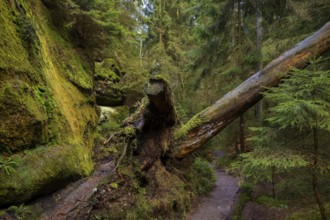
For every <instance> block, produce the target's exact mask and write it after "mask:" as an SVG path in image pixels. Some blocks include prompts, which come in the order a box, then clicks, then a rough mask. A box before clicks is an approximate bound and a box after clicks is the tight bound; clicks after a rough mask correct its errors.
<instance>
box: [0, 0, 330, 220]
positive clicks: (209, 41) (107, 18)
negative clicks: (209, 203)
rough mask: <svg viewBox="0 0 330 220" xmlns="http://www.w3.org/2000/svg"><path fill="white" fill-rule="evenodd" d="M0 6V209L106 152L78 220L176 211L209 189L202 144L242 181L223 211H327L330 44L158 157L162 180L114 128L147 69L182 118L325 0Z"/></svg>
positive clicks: (305, 24) (257, 63)
mask: <svg viewBox="0 0 330 220" xmlns="http://www.w3.org/2000/svg"><path fill="white" fill-rule="evenodd" d="M0 12H1V15H0V35H1V38H2V39H1V40H0V46H1V48H0V52H1V53H0V74H1V75H0V77H1V82H0V120H1V121H2V122H1V125H0V154H1V156H0V180H1V181H0V200H1V202H0V205H1V207H3V208H8V207H11V208H9V209H6V210H5V209H4V211H1V212H0V218H1V216H2V215H3V216H4V217H3V218H5V219H11V217H13V216H16V217H15V218H18V219H22V218H23V219H31V218H36V216H38V217H40V215H41V214H40V213H41V212H43V211H40V207H38V208H37V209H35V207H36V206H32V207H33V208H30V206H26V208H25V206H22V205H21V206H20V204H23V203H26V202H28V201H31V198H36V197H38V196H40V195H45V194H48V193H50V192H53V191H54V190H55V189H58V188H59V187H64V186H65V185H67V183H69V182H72V181H73V180H77V179H79V178H80V177H82V176H88V175H90V174H91V173H92V171H93V169H94V168H95V167H97V164H101V163H102V161H105V160H109V159H111V160H113V161H117V164H116V168H118V167H120V169H118V174H117V176H116V177H114V179H112V180H111V181H110V180H107V181H105V182H106V183H103V184H104V185H103V186H102V187H104V188H102V189H105V191H107V189H108V190H110V191H111V192H109V193H108V194H109V195H107V196H103V197H102V195H98V197H97V196H96V197H93V198H91V201H92V202H93V204H94V206H93V211H90V213H92V214H91V216H92V217H90V219H111V218H110V217H109V216H112V217H113V218H114V219H116V218H118V219H120V218H128V219H147V218H164V219H165V218H170V219H171V218H172V219H176V218H178V219H180V218H183V216H185V214H186V212H187V211H188V210H189V208H191V204H192V203H193V201H195V200H194V199H195V198H196V197H197V196H199V195H203V194H206V193H207V192H209V191H210V190H211V189H212V185H213V184H214V175H213V174H212V168H211V167H210V165H209V163H208V162H210V161H211V160H212V152H213V151H214V150H222V151H225V152H226V155H227V156H226V157H225V158H222V159H220V160H219V161H217V166H219V167H225V168H226V169H228V172H230V173H231V174H232V175H235V176H237V177H239V178H240V187H241V193H240V197H239V199H238V201H237V207H236V210H235V211H234V214H233V218H234V219H242V218H243V219H244V216H243V215H242V213H243V210H244V207H245V209H250V210H254V213H261V215H262V216H263V217H260V218H259V219H262V218H264V219H272V218H273V219H285V218H287V219H322V220H325V219H328V218H329V217H328V216H330V174H329V170H330V164H329V158H330V148H329V145H330V138H329V137H330V136H329V134H330V71H329V68H330V62H329V55H330V53H329V51H326V52H325V53H324V54H323V55H322V57H317V56H315V57H314V58H311V59H310V60H309V61H308V62H309V64H308V65H307V66H306V67H304V68H303V69H294V68H293V69H292V70H290V71H289V73H288V77H285V79H284V80H283V81H282V84H281V85H280V86H278V87H275V88H270V89H269V90H268V91H267V92H265V93H264V94H263V95H264V97H265V98H264V99H263V100H262V101H260V102H259V103H258V104H256V105H255V106H253V107H252V108H250V109H249V110H247V111H246V112H244V113H243V114H242V115H240V117H239V118H238V119H236V120H235V121H234V122H232V123H231V124H230V125H229V126H228V127H227V128H226V129H224V130H223V131H222V132H221V133H219V134H218V135H217V136H216V137H214V138H212V140H211V141H209V142H208V143H207V144H205V146H204V147H203V148H202V149H200V150H197V151H195V152H193V153H192V154H191V155H190V156H188V157H187V158H185V159H183V160H181V161H170V162H168V163H166V169H165V168H163V167H162V166H161V165H157V169H156V168H155V170H154V171H153V172H155V173H160V175H159V176H161V175H162V177H158V176H157V174H155V173H153V174H151V173H147V174H144V173H143V172H142V171H140V170H137V169H136V167H137V166H139V164H135V162H134V160H133V159H132V157H134V149H133V150H132V152H131V151H130V149H127V152H126V148H125V150H122V148H123V147H122V145H121V143H123V142H129V143H130V144H132V143H133V144H132V145H138V143H135V142H136V140H135V141H132V140H131V137H132V136H131V135H132V131H131V130H129V129H127V127H126V128H125V125H127V124H129V123H130V122H131V120H132V119H134V117H136V115H137V114H139V110H141V109H142V108H143V107H144V106H145V105H146V103H147V102H148V101H147V98H146V97H144V96H145V95H144V91H145V87H146V86H145V84H146V82H147V81H148V79H149V78H157V79H160V80H162V82H164V83H166V85H169V87H170V88H171V89H172V92H173V102H174V106H175V111H176V113H177V115H178V120H177V121H178V122H177V125H176V126H177V127H180V126H181V125H184V124H185V123H187V122H188V121H189V119H191V118H192V117H193V116H195V115H196V114H198V113H199V112H201V111H202V110H204V109H205V108H207V107H209V106H210V105H212V104H213V103H215V102H216V101H217V100H219V99H220V98H221V97H222V96H223V95H225V94H226V93H227V92H229V91H230V90H232V89H234V88H236V87H237V86H238V85H239V84H241V83H242V82H243V81H244V80H245V79H247V78H248V77H250V76H251V75H252V74H254V73H255V72H258V71H259V70H261V69H263V67H265V66H266V65H267V64H268V63H269V62H271V61H272V60H273V59H275V58H277V57H278V56H279V55H280V54H282V53H283V52H285V51H286V50H288V49H290V48H292V47H294V46H295V45H296V44H297V43H298V42H300V41H301V40H303V39H305V38H306V37H308V36H309V35H311V34H312V33H313V32H315V31H317V30H318V29H319V28H321V27H322V26H323V25H324V24H325V23H327V22H328V21H330V14H329V12H330V1H329V0H316V1H309V0H272V1H271V0H200V1H197V0H142V1H137V0H29V1H24V0H2V1H1V2H0ZM99 116H100V119H98V118H99ZM123 130H124V131H123ZM112 134H114V136H116V135H117V136H118V137H117V139H116V140H115V141H114V142H115V144H108V145H107V147H104V143H108V142H109V140H110V139H111V137H113V136H112ZM118 134H119V135H118ZM123 134H124V135H123ZM120 135H121V136H120ZM131 142H132V143H131ZM133 148H134V147H133ZM130 155H131V156H130ZM132 155H133V156H132ZM59 158H60V159H59ZM95 164H96V166H94V165H95ZM201 174H202V175H201ZM157 178H159V179H157ZM151 179H155V181H151ZM165 180H166V181H165ZM162 184H163V185H162ZM159 189H164V190H165V191H166V193H165V194H162V193H160V190H159ZM174 195H175V196H174ZM130 198H133V199H131V200H132V201H134V202H132V203H130ZM150 201H151V202H150ZM95 204H96V205H95ZM31 210H32V211H31ZM36 210H37V211H36ZM251 212H252V211H251ZM90 213H89V214H90ZM31 216H33V217H31ZM242 216H243V217H242Z"/></svg>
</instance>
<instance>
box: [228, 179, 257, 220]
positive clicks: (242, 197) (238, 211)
mask: <svg viewBox="0 0 330 220" xmlns="http://www.w3.org/2000/svg"><path fill="white" fill-rule="evenodd" d="M251 192H252V189H251V186H248V185H243V186H241V193H240V194H239V197H238V201H237V202H236V206H235V209H234V212H233V215H232V218H233V220H241V219H242V212H243V209H244V205H245V204H246V203H248V202H249V201H251V200H252V195H251Z"/></svg>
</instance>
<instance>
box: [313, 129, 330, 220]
mask: <svg viewBox="0 0 330 220" xmlns="http://www.w3.org/2000/svg"><path fill="white" fill-rule="evenodd" d="M313 137H314V149H313V157H314V158H313V167H312V187H313V192H314V196H315V199H316V202H317V205H318V207H319V210H320V214H321V217H322V220H327V215H326V213H325V208H324V204H323V202H322V199H321V195H320V190H319V184H318V176H317V175H318V172H317V166H318V159H319V156H318V154H319V152H318V151H319V150H318V149H319V144H318V130H317V128H314V129H313Z"/></svg>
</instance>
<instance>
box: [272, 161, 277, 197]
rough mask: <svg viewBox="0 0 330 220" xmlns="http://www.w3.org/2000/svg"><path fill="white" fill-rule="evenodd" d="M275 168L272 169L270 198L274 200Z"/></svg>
mask: <svg viewBox="0 0 330 220" xmlns="http://www.w3.org/2000/svg"><path fill="white" fill-rule="evenodd" d="M275 170H276V168H275V166H273V167H272V196H273V198H275V196H276V195H275Z"/></svg>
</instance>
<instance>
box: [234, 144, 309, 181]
mask: <svg viewBox="0 0 330 220" xmlns="http://www.w3.org/2000/svg"><path fill="white" fill-rule="evenodd" d="M240 157H241V160H239V161H236V162H234V163H232V164H231V170H233V171H238V172H239V173H240V175H241V176H242V177H243V178H245V181H253V182H261V181H265V180H266V181H272V180H273V179H272V178H273V173H272V171H273V169H275V170H276V172H284V171H289V170H291V169H294V168H298V167H304V166H307V165H308V162H307V161H306V160H305V159H304V158H303V157H302V156H300V155H299V154H297V153H296V152H294V151H292V150H290V149H286V148H278V147H277V148H276V146H272V145H270V146H264V147H258V148H256V149H254V151H252V152H249V153H244V154H241V155H240Z"/></svg>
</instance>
